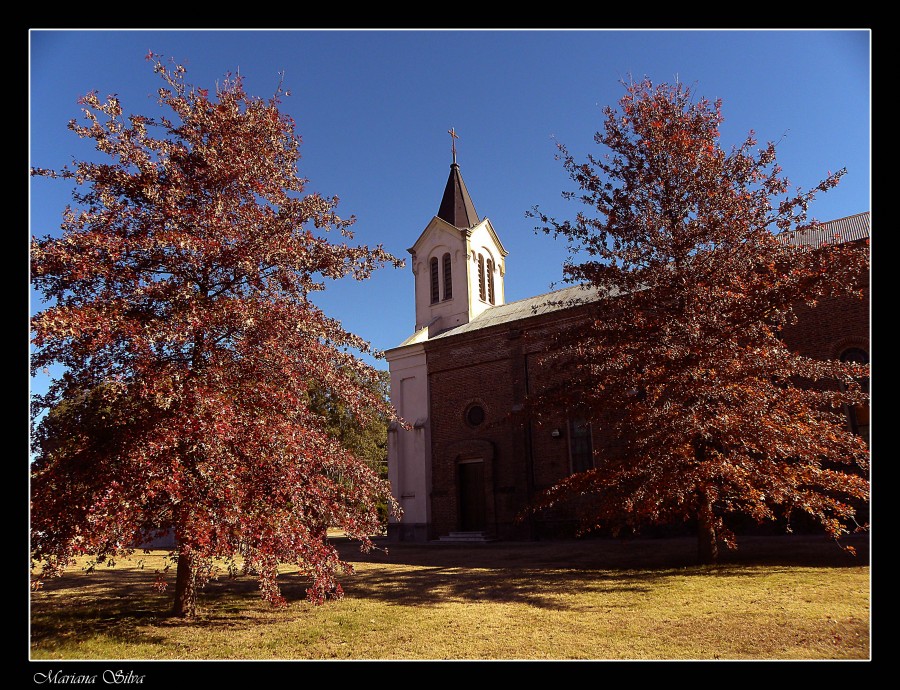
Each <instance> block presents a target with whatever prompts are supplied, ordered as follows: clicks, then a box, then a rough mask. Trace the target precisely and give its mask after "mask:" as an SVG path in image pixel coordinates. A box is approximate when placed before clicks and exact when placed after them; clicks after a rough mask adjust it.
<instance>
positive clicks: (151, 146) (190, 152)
mask: <svg viewBox="0 0 900 690" xmlns="http://www.w3.org/2000/svg"><path fill="white" fill-rule="evenodd" d="M148 60H149V61H151V62H152V64H153V65H154V71H155V72H156V73H157V74H158V75H160V77H161V78H162V80H163V81H164V84H163V86H162V87H161V88H160V89H159V92H158V93H159V104H160V106H161V108H162V109H163V111H164V112H166V113H169V114H170V112H169V111H173V112H174V117H173V118H172V119H169V117H166V116H160V117H159V118H157V119H154V118H151V117H144V116H140V115H131V116H128V117H125V116H123V109H122V106H121V104H120V103H119V100H118V99H117V98H116V97H115V96H110V97H108V98H107V99H106V100H101V99H100V98H98V96H97V94H96V93H90V94H88V95H87V96H85V97H84V98H83V99H82V100H81V104H82V106H83V108H82V112H83V114H84V118H85V119H84V121H83V122H81V123H79V122H78V121H76V120H73V121H72V122H70V124H69V128H70V129H71V130H72V131H73V132H74V133H75V134H77V135H78V136H79V137H82V138H85V139H88V140H93V143H94V145H95V146H96V150H97V151H99V152H100V153H101V154H104V155H105V156H106V157H107V158H103V160H104V161H105V162H90V161H78V162H76V164H75V165H74V167H73V168H71V169H70V168H68V167H67V168H64V169H62V170H60V171H53V170H45V169H34V170H33V171H32V174H34V175H40V176H45V177H50V178H63V179H66V180H72V181H74V182H75V183H77V184H76V189H75V192H73V198H74V201H75V204H74V206H73V207H69V208H67V209H66V210H65V213H64V220H63V225H62V228H63V232H62V235H61V236H59V237H54V236H46V237H44V238H42V239H37V238H35V239H33V240H32V244H31V270H32V279H33V285H34V287H35V289H36V290H38V291H39V292H40V293H41V295H42V297H43V298H44V300H45V302H46V303H47V304H48V306H47V307H46V308H45V309H43V310H42V311H41V312H40V313H38V314H37V315H36V316H34V317H33V319H32V333H33V341H32V342H33V355H32V359H31V364H32V368H33V369H32V370H33V371H39V370H41V369H43V368H45V367H48V366H50V365H54V364H56V365H62V368H63V371H64V373H63V374H62V375H61V376H59V377H57V378H56V379H55V380H53V382H52V383H51V385H50V387H49V389H48V391H47V392H46V393H45V394H42V395H36V396H35V397H34V401H33V410H32V413H33V417H32V418H33V419H34V420H35V421H34V422H33V440H34V444H33V454H34V457H33V462H32V474H31V548H32V559H33V561H34V562H35V563H40V564H42V568H41V571H40V575H39V577H38V578H37V579H36V582H38V583H39V581H40V578H42V577H47V576H52V575H58V574H60V573H61V571H62V569H63V568H64V567H65V566H66V565H68V564H70V563H72V562H73V558H74V557H75V556H77V555H81V554H90V555H93V556H94V557H95V559H96V562H101V563H102V562H104V561H105V560H106V559H112V558H114V557H116V556H119V555H122V554H128V553H130V552H132V550H133V549H134V548H135V546H136V545H140V544H142V543H146V541H147V540H148V539H151V538H153V537H155V536H160V535H162V534H166V533H174V536H175V544H176V546H175V552H174V555H175V556H176V557H177V574H176V578H175V580H176V582H175V603H174V608H173V613H174V614H175V615H178V616H184V617H192V616H194V615H196V599H197V591H198V588H200V587H201V586H202V585H203V583H204V581H205V580H206V579H207V578H208V577H209V576H210V574H211V572H212V569H213V565H214V559H218V558H221V559H226V560H227V561H228V562H229V564H230V565H229V569H232V568H237V567H238V564H239V563H240V565H241V567H242V568H243V569H244V571H245V572H251V573H254V574H256V575H257V576H258V578H259V585H260V589H261V591H262V594H263V596H264V597H265V598H266V599H267V600H269V601H270V602H272V603H273V604H276V605H284V604H285V600H284V599H283V597H282V596H281V594H280V590H279V587H278V585H277V584H276V575H277V569H278V565H279V563H292V564H296V565H298V566H299V567H300V569H301V572H303V573H305V574H306V575H307V576H308V577H309V578H310V580H311V585H310V587H309V589H308V590H307V593H308V597H309V599H310V600H311V601H313V602H316V603H318V602H321V601H323V600H324V599H325V598H326V597H329V596H333V597H339V596H341V593H342V590H341V587H340V584H339V583H338V582H337V580H336V579H335V578H336V576H337V575H339V573H341V572H346V571H347V570H348V569H349V564H347V563H345V562H343V561H341V559H340V558H339V556H338V553H337V551H336V550H335V548H334V546H333V545H332V544H330V543H329V542H328V540H327V538H326V530H327V528H328V527H330V526H335V527H339V528H342V529H343V530H345V531H346V533H347V534H348V536H350V537H351V538H353V539H356V540H359V541H360V542H361V547H362V548H363V549H370V548H371V547H372V546H373V542H372V540H371V535H373V534H375V533H377V531H378V530H379V529H380V524H379V515H378V506H379V504H380V505H382V506H384V505H385V504H387V505H388V506H389V508H390V510H391V511H394V512H396V511H398V507H397V505H396V503H395V502H394V501H393V499H392V498H391V493H390V487H389V485H388V483H387V482H386V481H384V480H383V479H380V478H379V477H378V475H377V473H376V472H375V471H374V470H373V469H372V468H370V467H369V466H368V465H367V463H366V462H365V461H364V460H363V459H361V458H359V457H357V456H356V455H354V454H353V453H352V452H350V451H348V449H347V448H346V447H344V445H342V444H341V442H340V440H339V439H338V438H337V437H336V436H335V435H334V434H333V433H332V432H331V431H330V427H329V424H330V422H329V421H328V419H327V414H326V412H325V411H323V410H322V409H321V407H322V406H321V405H312V404H311V401H312V399H313V395H317V396H320V395H321V394H322V392H327V394H328V396H329V398H330V399H331V400H333V401H335V402H339V403H340V405H341V407H342V409H343V410H344V411H345V414H347V415H350V416H352V417H353V418H355V419H358V420H359V421H360V423H361V424H365V423H367V422H368V421H369V420H372V419H376V418H382V419H383V418H384V417H385V416H387V417H389V418H393V412H392V410H391V409H390V406H389V405H388V403H387V402H386V401H385V399H384V396H382V395H380V394H379V392H378V391H379V374H378V371H377V370H375V369H374V368H372V367H370V366H369V365H367V364H365V363H364V362H363V361H362V360H361V359H360V358H359V357H358V356H357V355H356V354H355V353H373V351H372V350H371V348H370V346H369V344H368V343H366V342H365V341H364V340H362V339H361V338H359V337H358V336H355V335H353V334H351V333H349V332H347V331H345V330H344V329H343V328H342V326H341V324H340V323H339V322H338V321H336V320H335V319H333V318H329V317H328V316H326V315H325V314H324V313H323V312H322V311H321V310H320V309H318V308H317V307H316V306H315V305H314V304H313V302H312V301H311V300H310V296H311V293H313V292H314V291H316V290H320V289H323V288H324V279H338V278H342V277H346V276H352V277H353V278H356V279H358V280H362V279H366V278H368V277H369V276H370V274H371V272H372V271H373V270H374V269H376V268H378V267H380V266H384V265H386V264H390V265H395V266H399V265H401V262H400V261H399V260H397V259H395V258H394V257H393V256H391V255H390V254H388V253H387V252H386V251H384V250H383V249H382V247H381V246H377V247H368V246H353V245H350V244H348V241H349V240H352V238H353V233H352V232H351V230H350V226H351V225H352V223H353V222H354V219H353V218H349V219H342V218H340V217H339V216H338V215H337V213H336V211H335V208H336V204H337V198H336V197H335V198H332V199H327V198H323V197H322V196H320V195H318V194H312V193H305V192H304V187H305V185H306V180H304V179H302V178H301V177H299V176H298V171H297V162H298V160H299V157H300V156H299V152H298V148H299V144H300V138H299V137H298V136H297V135H296V134H295V132H294V122H293V120H292V119H291V118H290V117H288V116H286V115H285V114H283V113H282V112H281V111H280V109H279V106H280V103H281V98H282V97H283V96H284V95H287V92H286V91H284V90H283V89H282V88H281V86H279V87H278V89H277V91H276V93H275V95H274V96H273V97H272V98H270V99H268V100H264V99H258V98H254V97H250V96H248V94H247V93H246V92H245V90H244V87H243V84H242V80H241V78H240V77H239V76H230V75H229V76H228V77H227V78H226V79H225V80H224V82H223V83H222V84H221V85H220V86H218V87H217V88H216V91H215V95H214V96H211V95H210V93H209V91H207V90H205V89H202V88H196V87H194V86H191V85H189V84H187V83H186V82H185V70H184V68H183V67H181V66H179V65H174V64H170V65H165V64H164V63H163V62H162V61H161V59H160V57H159V56H157V55H154V54H152V53H151V54H150V55H148ZM170 116H171V114H170ZM101 158H102V157H101ZM330 231H337V232H338V233H340V235H341V236H342V238H343V239H341V240H340V241H339V242H335V241H334V240H331V239H329V237H328V236H327V235H326V233H327V232H330ZM375 354H377V353H375ZM241 561H242V563H241ZM158 579H159V582H158V584H159V586H160V587H164V586H165V574H164V573H160V576H159V578H158Z"/></svg>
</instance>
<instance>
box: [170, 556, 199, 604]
mask: <svg viewBox="0 0 900 690" xmlns="http://www.w3.org/2000/svg"><path fill="white" fill-rule="evenodd" d="M172 615H173V616H178V617H179V618H194V617H195V616H196V615H197V565H196V563H195V562H194V557H193V555H192V554H191V551H190V549H181V550H179V552H178V570H177V571H176V575H175V604H174V606H173V607H172Z"/></svg>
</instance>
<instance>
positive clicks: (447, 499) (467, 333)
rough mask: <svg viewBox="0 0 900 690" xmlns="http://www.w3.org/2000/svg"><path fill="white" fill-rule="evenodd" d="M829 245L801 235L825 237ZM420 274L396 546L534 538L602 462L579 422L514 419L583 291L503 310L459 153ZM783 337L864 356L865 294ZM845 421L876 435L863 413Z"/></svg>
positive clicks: (499, 246)
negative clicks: (574, 481) (529, 515)
mask: <svg viewBox="0 0 900 690" xmlns="http://www.w3.org/2000/svg"><path fill="white" fill-rule="evenodd" d="M821 236H822V237H826V236H827V237H828V238H829V240H830V241H833V238H834V237H835V236H837V237H838V238H839V241H857V240H861V239H865V238H868V237H869V214H868V213H861V214H857V215H855V216H850V217H848V218H844V219H841V220H838V221H833V222H831V223H828V224H826V226H825V227H824V228H823V229H822V235H821ZM820 240H821V238H820V237H808V238H800V240H798V241H802V242H804V243H815V242H818V241H820ZM409 253H410V255H411V266H412V272H413V275H414V277H415V288H414V289H415V329H414V332H413V334H412V335H411V336H409V337H408V338H407V339H406V340H405V341H403V342H402V343H401V344H400V345H399V346H397V347H395V348H392V349H389V350H387V351H386V353H385V356H386V359H387V361H388V364H389V368H390V377H391V398H392V402H393V405H394V407H395V408H396V410H397V412H398V414H399V415H400V416H401V417H402V418H403V419H404V420H406V422H408V424H409V425H410V428H409V429H404V428H402V427H400V426H399V425H397V424H396V423H395V424H392V425H391V427H390V429H389V432H388V477H389V480H390V482H391V486H392V490H393V493H394V496H395V498H396V499H397V500H398V502H399V503H400V505H401V507H402V508H403V518H402V520H400V521H396V520H394V521H392V522H391V523H390V524H389V525H388V536H389V538H390V539H393V540H401V541H427V540H435V539H441V538H444V539H447V538H452V537H451V535H457V536H458V538H464V537H463V535H479V536H474V537H471V538H479V537H483V538H499V539H533V538H537V537H540V536H542V535H545V534H551V533H553V525H548V524H547V523H540V522H535V521H527V522H520V521H519V520H517V517H518V515H519V514H520V512H521V511H522V510H523V509H524V508H525V507H526V506H527V505H528V504H529V503H530V502H531V501H532V499H533V498H535V497H536V496H537V495H538V494H539V493H541V492H542V491H544V490H546V489H548V488H550V487H551V486H553V485H554V484H556V483H557V482H558V481H560V480H562V479H563V478H565V477H567V476H568V475H570V474H572V473H573V472H577V471H581V470H584V469H588V468H590V467H593V448H594V443H595V442H597V439H595V438H594V437H593V432H592V429H591V426H590V425H589V424H586V423H585V422H584V421H583V420H577V419H559V420H558V421H557V423H555V424H550V425H549V426H548V425H547V424H544V425H541V426H537V425H534V424H532V423H531V422H528V421H520V420H519V421H512V420H514V419H517V418H515V417H514V416H511V415H510V413H513V412H515V411H517V410H521V409H522V407H523V403H524V400H525V397H526V396H527V395H528V394H529V392H531V391H534V390H538V389H539V387H540V386H541V384H542V379H541V377H542V372H541V369H540V367H539V366H537V361H538V359H539V358H540V356H541V355H542V354H543V353H544V352H545V351H546V349H547V348H548V347H549V344H550V341H551V338H552V335H553V333H554V332H556V331H557V330H558V329H559V328H560V326H561V324H564V323H567V322H570V321H571V320H575V319H578V318H579V317H580V315H581V310H580V308H579V307H578V306H567V304H566V303H567V301H568V300H569V298H570V297H579V298H581V299H584V298H585V297H588V298H590V293H588V292H586V291H585V290H584V289H582V288H581V287H578V286H574V287H569V288H565V289H562V290H557V291H555V292H552V293H549V294H545V295H539V296H536V297H532V298H529V299H525V300H520V301H517V302H512V303H509V304H507V303H506V301H505V299H504V279H505V276H506V269H507V264H506V258H507V251H506V249H505V248H504V247H503V243H502V242H501V240H500V237H499V236H498V234H497V232H496V231H495V229H494V227H493V225H492V224H491V221H490V220H489V219H487V218H479V216H478V214H477V213H476V211H475V205H474V204H473V202H472V199H471V197H470V196H469V192H468V190H467V189H466V185H465V183H464V182H463V178H462V175H461V173H460V169H459V165H458V164H457V163H456V156H455V151H454V156H453V163H452V164H451V165H450V176H449V178H448V179H447V185H446V187H445V189H444V194H443V197H442V199H441V201H440V206H439V208H438V212H437V215H436V216H434V218H432V219H431V221H430V222H429V223H428V225H427V226H426V227H425V229H424V230H423V231H422V233H421V235H419V237H418V239H417V240H416V241H415V243H414V244H413V245H412V247H411V248H410V249H409ZM801 316H802V318H801V320H800V322H799V323H798V324H797V325H796V326H794V327H793V328H792V329H791V330H790V332H787V333H786V334H785V337H786V338H787V339H788V340H789V341H790V342H791V345H792V347H795V348H797V349H798V350H799V351H800V352H802V353H803V354H806V355H809V356H813V357H820V358H839V357H843V358H845V359H849V358H853V359H855V360H858V361H868V353H869V313H868V298H866V299H865V300H835V301H833V302H830V303H828V304H823V305H820V306H819V307H817V308H816V309H814V310H806V311H804V312H803V313H802V314H801ZM848 424H850V425H851V426H852V427H853V429H854V431H857V432H858V433H861V434H867V433H868V420H867V411H865V410H857V411H850V412H849V416H848Z"/></svg>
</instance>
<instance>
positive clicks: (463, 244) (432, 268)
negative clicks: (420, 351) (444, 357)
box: [409, 129, 507, 342]
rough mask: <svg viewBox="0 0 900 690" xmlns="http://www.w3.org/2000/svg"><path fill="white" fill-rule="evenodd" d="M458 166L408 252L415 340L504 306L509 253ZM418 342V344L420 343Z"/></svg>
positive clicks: (455, 165)
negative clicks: (412, 278) (481, 215)
mask: <svg viewBox="0 0 900 690" xmlns="http://www.w3.org/2000/svg"><path fill="white" fill-rule="evenodd" d="M448 134H450V136H451V137H453V139H451V142H452V151H453V162H452V163H451V164H450V177H449V178H448V179H447V185H446V187H445V188H444V196H443V197H442V198H441V205H440V209H439V210H438V212H437V215H436V216H434V217H433V218H432V219H431V222H430V223H428V225H427V226H426V228H425V230H424V231H423V232H422V234H421V235H419V239H417V240H416V242H415V244H413V246H412V247H410V248H409V253H410V254H411V255H412V262H411V265H412V270H413V275H415V277H416V288H415V289H416V293H415V294H416V300H415V301H416V329H415V331H416V336H415V337H417V338H422V337H424V339H426V340H427V339H428V338H432V337H434V336H435V335H437V334H438V333H443V332H445V331H449V330H451V329H453V328H456V327H457V326H461V325H462V324H465V323H468V322H469V321H471V320H472V319H473V318H475V317H476V316H478V314H480V313H481V312H483V311H484V310H485V309H490V308H491V307H494V306H498V305H501V304H503V303H504V290H503V277H504V275H505V273H506V254H507V252H506V249H504V248H503V244H501V242H500V238H499V237H497V234H496V233H495V232H494V228H493V227H492V226H491V221H490V220H488V219H487V218H479V217H478V214H477V213H476V212H475V204H473V203H472V198H471V197H470V196H469V191H468V190H467V189H466V185H465V183H464V182H463V179H462V175H460V173H459V165H457V163H456V141H455V139H456V132H455V131H454V130H452V129H451V130H449V131H448ZM417 342H418V341H417Z"/></svg>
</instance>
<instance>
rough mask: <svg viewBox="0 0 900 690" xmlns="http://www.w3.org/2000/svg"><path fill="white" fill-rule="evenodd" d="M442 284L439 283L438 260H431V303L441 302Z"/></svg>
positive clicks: (435, 258) (434, 258)
mask: <svg viewBox="0 0 900 690" xmlns="http://www.w3.org/2000/svg"><path fill="white" fill-rule="evenodd" d="M439 289H440V283H439V282H438V260H437V257H436V256H435V257H433V258H432V259H431V303H432V304H434V303H435V302H439V301H440V299H441V296H440V295H439V294H438V290H439Z"/></svg>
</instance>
